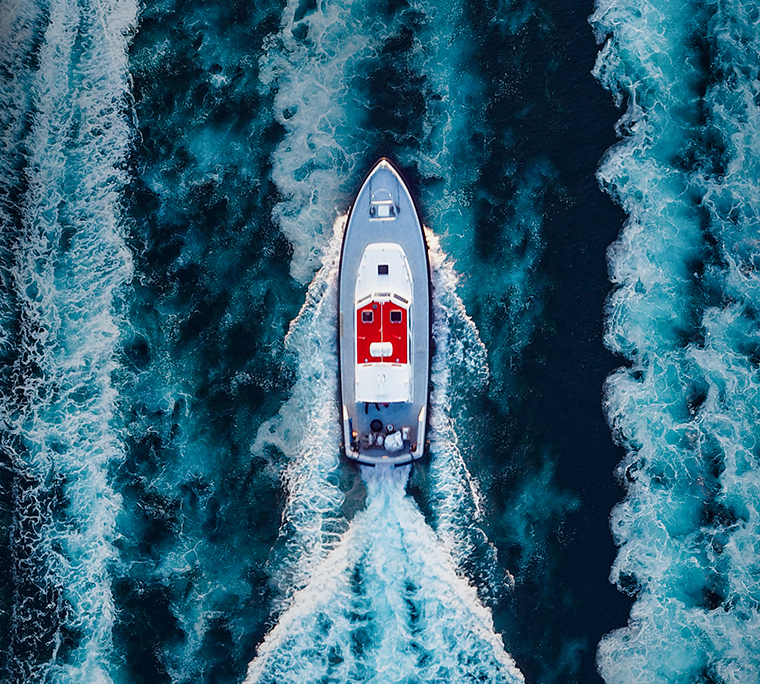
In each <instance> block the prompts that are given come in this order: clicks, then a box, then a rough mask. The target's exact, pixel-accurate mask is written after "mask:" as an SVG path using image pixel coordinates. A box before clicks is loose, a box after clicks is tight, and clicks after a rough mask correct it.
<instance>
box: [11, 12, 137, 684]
mask: <svg viewBox="0 0 760 684" xmlns="http://www.w3.org/2000/svg"><path fill="white" fill-rule="evenodd" d="M46 16H47V24H46V25H45V26H44V27H43V29H42V31H41V35H42V42H41V46H40V48H39V54H38V58H37V63H38V65H39V66H38V69H37V71H36V72H35V73H34V74H33V75H32V76H31V77H30V83H31V89H30V102H29V107H30V110H31V111H32V113H33V114H32V119H31V126H30V129H29V133H28V136H27V138H26V140H25V141H24V144H25V149H26V157H25V162H26V165H25V168H26V184H27V190H26V192H25V194H24V197H23V207H22V216H21V226H20V231H19V233H20V235H19V238H18V241H17V243H16V244H15V245H14V259H15V264H14V266H13V267H12V270H11V272H12V278H13V286H14V290H15V293H16V296H17V297H18V306H19V308H20V312H19V319H20V333H19V340H20V345H21V347H22V351H21V353H20V354H19V357H18V359H17V360H16V361H15V364H14V368H13V376H14V377H13V381H14V390H15V391H14V392H13V393H12V394H11V393H9V392H8V388H5V394H4V396H3V401H2V404H3V416H2V422H3V429H4V436H3V439H4V442H5V443H6V445H7V446H8V447H9V448H10V450H11V452H12V453H13V465H14V468H15V488H14V522H13V531H12V537H13V543H14V551H13V553H14V557H13V560H14V584H15V596H14V607H13V615H12V622H11V648H10V652H11V653H10V657H9V672H8V676H9V677H10V679H11V680H12V681H30V680H35V681H42V680H47V681H58V682H69V681H70V682H110V681H111V677H110V674H109V671H110V663H109V660H110V655H111V650H112V643H111V628H112V625H113V621H114V607H113V599H112V595H111V577H110V568H111V566H112V563H113V562H114V559H115V557H116V552H115V549H114V546H113V542H114V539H115V532H114V529H115V520H116V516H117V514H118V511H119V504H120V498H119V496H118V494H117V493H116V492H114V490H113V488H112V486H111V484H110V482H109V475H108V474H109V470H110V468H111V467H112V466H113V464H114V463H115V462H118V460H119V459H120V458H121V457H122V446H121V443H120V439H119V435H118V432H115V431H114V424H113V418H114V412H115V406H116V392H115V389H114V388H113V386H112V384H111V379H110V376H111V373H112V372H113V371H114V369H115V367H116V361H115V353H116V349H117V343H118V337H119V327H118V326H119V323H120V315H119V313H118V310H117V307H118V305H119V300H120V297H121V296H122V295H121V292H122V289H123V287H124V284H125V282H127V281H128V280H129V278H130V277H131V261H130V257H129V254H128V251H127V249H126V246H125V243H124V239H123V234H122V230H123V228H122V224H121V219H120V208H119V205H118V202H119V194H118V193H119V192H120V190H121V188H122V186H123V184H124V183H125V182H126V173H125V172H124V171H123V170H121V168H122V163H123V160H124V158H125V155H126V150H127V146H128V143H129V136H130V134H129V128H128V125H127V121H126V119H125V113H124V109H125V94H126V92H127V88H128V77H127V73H126V50H127V38H128V35H129V32H130V31H131V30H132V28H133V27H134V24H135V20H136V6H135V5H134V3H132V2H128V1H122V2H113V3H108V2H106V3H98V4H96V5H95V6H90V5H89V4H88V3H83V4H82V5H79V4H76V3H74V2H71V1H67V0H62V1H61V2H53V3H51V4H50V6H49V12H48V14H47V15H46Z"/></svg>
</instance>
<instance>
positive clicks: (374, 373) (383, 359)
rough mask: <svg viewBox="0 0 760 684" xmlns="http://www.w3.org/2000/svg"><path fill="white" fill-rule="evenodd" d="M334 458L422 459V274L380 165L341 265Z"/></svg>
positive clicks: (393, 178) (414, 236) (396, 193)
mask: <svg viewBox="0 0 760 684" xmlns="http://www.w3.org/2000/svg"><path fill="white" fill-rule="evenodd" d="M338 311H339V314H338V316H339V321H338V342H339V349H340V353H339V360H340V397H341V407H342V415H341V422H342V426H343V450H344V452H345V455H346V457H347V458H349V459H352V460H354V461H357V462H358V463H361V464H364V465H371V466H376V465H380V464H389V465H393V466H399V465H405V464H407V463H411V462H412V461H415V460H417V459H419V458H421V457H422V455H423V453H424V451H425V432H426V425H427V416H428V395H429V391H428V385H429V379H430V321H431V315H430V265H429V260H428V249H427V243H426V242H425V234H424V232H423V230H422V225H421V223H420V219H419V215H418V213H417V210H416V208H415V205H414V200H413V199H412V196H411V194H410V193H409V190H408V188H407V187H406V185H405V183H404V181H403V179H402V178H401V176H400V174H399V172H398V171H397V170H396V169H395V168H394V167H393V165H392V164H391V162H390V161H388V160H387V159H381V160H380V161H379V162H378V163H377V164H376V165H375V167H374V168H373V169H372V171H371V172H370V174H369V175H368V176H367V178H366V179H365V180H364V182H363V184H362V186H361V189H360V190H359V193H358V195H357V196H356V200H355V202H354V203H353V205H352V207H351V210H350V213H349V217H348V222H347V225H346V229H345V233H344V235H343V246H342V249H341V257H340V272H339V289H338Z"/></svg>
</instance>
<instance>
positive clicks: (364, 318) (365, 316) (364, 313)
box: [362, 311, 372, 323]
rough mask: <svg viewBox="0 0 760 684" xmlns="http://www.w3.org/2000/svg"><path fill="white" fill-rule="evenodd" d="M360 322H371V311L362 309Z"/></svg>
mask: <svg viewBox="0 0 760 684" xmlns="http://www.w3.org/2000/svg"><path fill="white" fill-rule="evenodd" d="M362 323H372V312H371V311H362Z"/></svg>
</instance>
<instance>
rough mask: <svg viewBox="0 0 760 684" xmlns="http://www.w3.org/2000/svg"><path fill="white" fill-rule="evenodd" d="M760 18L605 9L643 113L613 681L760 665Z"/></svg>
mask: <svg viewBox="0 0 760 684" xmlns="http://www.w3.org/2000/svg"><path fill="white" fill-rule="evenodd" d="M757 23H758V14H757V9H756V7H754V6H751V5H750V4H748V3H742V2H732V3H729V4H728V5H725V4H718V3H712V2H711V3H690V2H683V3H677V4H672V3H670V4H667V5H662V4H660V3H656V2H648V3H644V4H643V5H642V3H638V4H637V5H636V7H635V8H634V7H632V6H631V5H630V4H629V3H626V2H603V3H598V5H597V11H596V13H595V14H594V16H593V17H592V24H593V25H594V26H595V29H596V30H597V32H598V36H599V38H600V39H601V38H602V37H603V36H607V37H608V40H607V43H606V45H605V47H604V48H603V50H602V52H601V53H600V56H599V60H598V63H597V68H596V72H595V73H596V75H597V77H598V78H599V79H600V80H601V81H602V83H603V84H605V85H606V86H607V87H608V88H610V89H611V90H612V91H613V93H615V95H616V98H617V101H618V103H619V104H621V103H622V102H623V101H624V100H626V101H627V104H628V110H627V112H626V114H625V115H624V116H623V118H622V119H621V121H620V124H619V131H620V133H621V135H622V136H623V138H624V140H623V142H621V143H620V144H619V145H618V146H617V147H616V148H613V149H612V150H611V151H610V152H609V154H608V156H607V157H606V159H605V160H604V162H603V164H602V167H601V169H600V174H599V175H600V180H601V181H602V183H603V184H604V185H605V186H606V187H607V188H608V189H609V191H610V192H611V193H612V194H613V196H614V197H615V198H616V199H617V200H618V201H619V202H620V203H621V204H622V206H623V207H624V208H625V210H626V212H627V213H628V214H629V219H628V222H627V223H626V225H625V227H624V229H623V232H622V233H621V236H620V238H619V240H618V241H617V242H616V243H615V244H614V245H613V246H612V247H611V248H610V252H609V263H610V271H611V275H612V278H613V282H614V283H615V285H616V290H615V292H614V293H613V294H612V296H611V298H610V302H609V310H608V322H607V334H606V341H607V344H608V345H609V346H610V347H611V348H612V349H614V350H615V351H617V352H619V353H621V354H623V355H624V356H625V357H626V358H627V359H628V361H629V363H630V365H629V366H628V367H626V368H621V369H619V370H618V371H617V372H616V373H615V374H614V375H612V376H611V377H610V378H609V380H608V383H607V386H606V388H605V409H606V412H607V416H608V419H609V421H610V423H611V425H612V427H613V430H614V432H615V436H616V438H617V439H618V440H619V441H620V442H621V443H622V444H623V445H624V446H625V447H626V449H627V451H628V453H627V455H626V458H625V459H624V461H623V462H622V463H621V465H620V467H619V470H618V473H619V475H620V477H621V480H622V481H623V482H624V483H625V484H626V487H627V496H626V499H625V500H624V501H623V502H622V503H620V504H619V505H618V506H617V507H616V508H615V510H614V511H613V514H612V519H611V524H612V530H613V533H614V535H615V538H616V541H617V543H618V544H619V545H620V552H619V554H618V557H617V559H616V561H615V564H614V566H613V569H612V579H613V581H615V582H616V583H617V584H618V586H619V587H620V588H621V589H622V590H624V591H626V592H628V593H630V594H631V595H633V596H635V597H636V602H635V604H634V606H633V608H632V611H631V616H630V620H629V624H628V627H627V628H624V629H621V630H618V631H616V632H613V633H612V634H610V635H608V636H607V637H605V639H604V640H603V641H602V642H601V644H600V646H599V651H598V664H599V668H600V671H601V674H602V675H603V677H604V678H605V679H606V680H607V681H608V682H677V681H685V680H689V681H696V680H700V681H711V682H753V681H755V680H756V678H757V672H758V671H759V670H760V662H759V661H758V656H757V648H756V644H757V640H758V638H760V631H759V630H760V613H759V612H758V605H759V604H760V583H758V581H757V567H758V555H757V552H756V549H755V545H754V544H753V543H751V542H750V539H756V538H757V534H758V532H760V498H759V497H758V483H759V482H760V479H759V476H758V473H759V472H760V466H759V465H758V460H757V449H756V430H755V428H754V426H755V425H756V423H757V415H758V411H759V410H760V401H759V400H758V392H757V387H758V382H760V372H759V371H758V357H757V352H756V350H757V349H758V346H757V340H758V335H759V334H760V333H759V331H758V324H757V310H758V304H759V303H760V300H758V286H757V276H756V264H755V259H756V255H757V254H758V251H757V249H756V246H755V240H756V236H757V235H758V229H759V228H760V221H759V220H758V216H757V211H756V207H755V198H756V197H757V194H758V187H757V177H758V176H757V167H758V158H760V157H759V156H758V152H757V146H756V142H755V136H754V134H753V135H748V132H749V131H750V130H755V126H756V124H757V121H758V106H757V104H756V102H757V76H758V69H760V59H759V58H758V52H757V49H756V43H755V38H756V30H757Z"/></svg>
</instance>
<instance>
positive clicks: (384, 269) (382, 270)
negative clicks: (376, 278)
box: [377, 264, 388, 275]
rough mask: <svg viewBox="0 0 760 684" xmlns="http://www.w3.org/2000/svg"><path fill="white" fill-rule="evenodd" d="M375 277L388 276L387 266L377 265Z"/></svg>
mask: <svg viewBox="0 0 760 684" xmlns="http://www.w3.org/2000/svg"><path fill="white" fill-rule="evenodd" d="M377 275H388V264H378V265H377Z"/></svg>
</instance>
